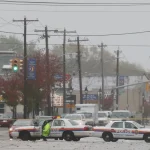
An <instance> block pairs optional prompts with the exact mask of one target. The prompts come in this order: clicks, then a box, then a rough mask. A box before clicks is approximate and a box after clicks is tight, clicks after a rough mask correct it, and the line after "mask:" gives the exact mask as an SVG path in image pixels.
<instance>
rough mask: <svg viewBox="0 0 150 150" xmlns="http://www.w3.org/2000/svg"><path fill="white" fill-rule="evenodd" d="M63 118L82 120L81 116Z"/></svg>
mask: <svg viewBox="0 0 150 150" xmlns="http://www.w3.org/2000/svg"><path fill="white" fill-rule="evenodd" d="M65 118H66V119H71V120H82V117H81V115H66V116H65Z"/></svg>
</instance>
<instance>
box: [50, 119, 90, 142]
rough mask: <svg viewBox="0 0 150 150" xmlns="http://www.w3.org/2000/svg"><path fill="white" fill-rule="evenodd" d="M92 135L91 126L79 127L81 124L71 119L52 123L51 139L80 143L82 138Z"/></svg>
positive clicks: (56, 120)
mask: <svg viewBox="0 0 150 150" xmlns="http://www.w3.org/2000/svg"><path fill="white" fill-rule="evenodd" d="M92 133H93V131H92V127H91V126H88V125H79V123H77V122H75V121H73V120H69V119H54V120H53V121H52V122H51V132H50V135H49V138H55V139H57V138H59V139H64V140H66V141H79V140H80V139H81V138H84V137H90V136H91V135H92Z"/></svg>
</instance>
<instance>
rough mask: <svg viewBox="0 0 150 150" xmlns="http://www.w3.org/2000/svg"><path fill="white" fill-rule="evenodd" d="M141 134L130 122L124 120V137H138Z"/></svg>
mask: <svg viewBox="0 0 150 150" xmlns="http://www.w3.org/2000/svg"><path fill="white" fill-rule="evenodd" d="M141 136H143V135H141V134H139V132H138V128H137V127H136V126H135V125H134V124H133V123H131V122H125V137H124V138H128V139H140V138H141Z"/></svg>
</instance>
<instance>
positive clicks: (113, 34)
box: [0, 30, 150, 37]
mask: <svg viewBox="0 0 150 150" xmlns="http://www.w3.org/2000/svg"><path fill="white" fill-rule="evenodd" d="M0 32H1V33H6V34H8V33H10V34H21V35H22V34H23V33H17V32H10V31H0ZM143 33H150V30H147V31H138V32H125V33H111V34H78V36H91V37H93V36H95V37H96V36H97V37H99V36H120V35H134V34H143ZM27 35H38V36H40V34H35V33H28V34H27ZM50 36H64V35H63V34H56V35H55V34H51V35H50ZM66 36H77V34H67V35H66Z"/></svg>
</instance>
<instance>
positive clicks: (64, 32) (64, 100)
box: [58, 29, 76, 114]
mask: <svg viewBox="0 0 150 150" xmlns="http://www.w3.org/2000/svg"><path fill="white" fill-rule="evenodd" d="M58 33H63V36H64V40H63V113H64V114H65V113H66V34H67V33H76V31H66V29H64V31H58Z"/></svg>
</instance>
